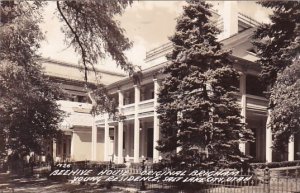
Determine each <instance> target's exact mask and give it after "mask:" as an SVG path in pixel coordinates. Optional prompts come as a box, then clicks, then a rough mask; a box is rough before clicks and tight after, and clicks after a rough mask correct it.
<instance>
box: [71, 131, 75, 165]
mask: <svg viewBox="0 0 300 193" xmlns="http://www.w3.org/2000/svg"><path fill="white" fill-rule="evenodd" d="M74 133H75V132H74V131H73V132H72V135H71V156H70V157H71V161H73V160H74V161H75V155H74V146H75V140H74V135H75V134H74Z"/></svg>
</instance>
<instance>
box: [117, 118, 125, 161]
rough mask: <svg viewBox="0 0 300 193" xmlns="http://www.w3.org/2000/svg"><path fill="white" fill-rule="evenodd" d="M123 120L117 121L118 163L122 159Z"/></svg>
mask: <svg viewBox="0 0 300 193" xmlns="http://www.w3.org/2000/svg"><path fill="white" fill-rule="evenodd" d="M123 126H124V124H123V121H119V123H118V163H119V164H122V163H123V161H124V158H123Z"/></svg>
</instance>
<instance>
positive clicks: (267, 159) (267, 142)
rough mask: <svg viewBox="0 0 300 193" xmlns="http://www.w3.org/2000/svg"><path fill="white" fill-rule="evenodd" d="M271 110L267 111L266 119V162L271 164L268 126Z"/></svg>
mask: <svg viewBox="0 0 300 193" xmlns="http://www.w3.org/2000/svg"><path fill="white" fill-rule="evenodd" d="M270 114H271V110H270V109H269V110H268V118H267V123H266V162H272V131H271V127H270V126H269V124H270V119H271V118H270Z"/></svg>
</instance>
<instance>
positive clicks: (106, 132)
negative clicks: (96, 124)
mask: <svg viewBox="0 0 300 193" xmlns="http://www.w3.org/2000/svg"><path fill="white" fill-rule="evenodd" d="M109 144H110V139H109V125H108V115H107V117H106V118H105V120H104V161H109Z"/></svg>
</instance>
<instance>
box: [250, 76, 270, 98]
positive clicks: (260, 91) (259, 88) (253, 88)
mask: <svg viewBox="0 0 300 193" xmlns="http://www.w3.org/2000/svg"><path fill="white" fill-rule="evenodd" d="M266 90H267V89H266V86H265V85H264V83H263V82H262V81H261V80H260V79H259V77H257V76H254V75H247V76H246V94H251V95H256V96H265V95H264V92H265V91H266Z"/></svg>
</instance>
